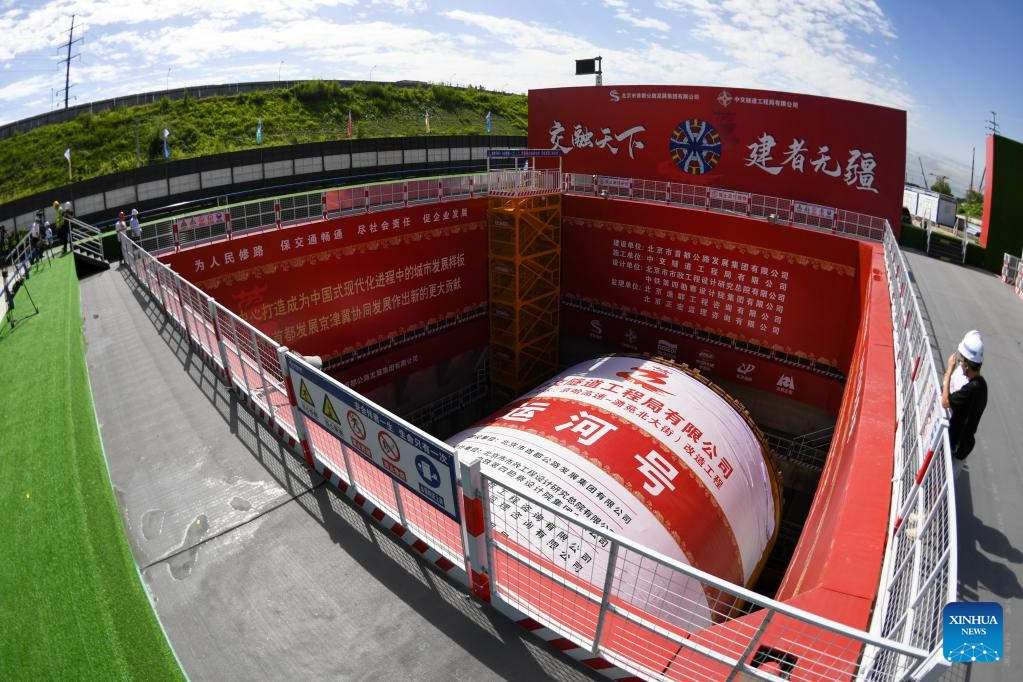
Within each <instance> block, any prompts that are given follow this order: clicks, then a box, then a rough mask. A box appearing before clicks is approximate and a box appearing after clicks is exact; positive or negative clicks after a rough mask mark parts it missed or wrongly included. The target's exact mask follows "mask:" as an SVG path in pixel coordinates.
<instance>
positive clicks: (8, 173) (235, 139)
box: [0, 81, 527, 203]
mask: <svg viewBox="0 0 1023 682" xmlns="http://www.w3.org/2000/svg"><path fill="white" fill-rule="evenodd" d="M349 111H351V112H352V120H353V124H354V125H353V133H354V138H372V137H403V136H408V135H425V134H426V127H425V122H424V114H425V113H426V112H427V111H428V112H429V114H430V132H431V134H433V135H464V134H480V135H485V134H486V132H487V131H486V121H485V117H486V115H487V112H488V111H489V112H490V114H491V133H492V134H494V135H524V134H525V133H526V127H527V101H526V96H525V95H514V94H506V93H495V92H488V91H485V90H478V89H475V88H453V87H449V86H444V85H428V84H425V83H411V84H407V85H400V86H399V85H395V84H390V83H386V84H385V83H357V84H355V85H353V86H351V87H342V86H341V85H340V84H338V83H336V82H334V81H305V82H302V83H299V84H297V85H295V86H294V87H292V88H288V89H281V90H267V91H262V92H254V93H244V94H240V95H236V96H233V97H208V98H201V99H200V98H195V97H185V98H183V99H180V100H175V101H170V100H168V99H163V100H162V101H160V102H157V103H155V104H149V105H145V106H138V107H131V108H127V109H120V110H117V111H106V112H100V113H95V114H93V113H83V114H80V115H79V116H78V117H77V118H76V119H75V120H73V121H69V122H67V123H60V124H55V125H50V126H45V127H42V128H37V129H35V130H30V131H28V132H25V133H19V134H16V135H14V136H12V137H10V138H8V139H5V140H0V203H5V202H8V201H12V200H14V199H17V198H19V197H23V196H28V195H30V194H34V193H36V192H42V191H45V190H48V189H50V188H54V187H60V186H62V185H65V184H67V181H68V167H67V163H66V161H65V160H64V150H65V149H68V148H70V149H71V165H72V171H73V175H74V179H75V181H76V182H77V181H81V180H87V179H90V178H94V177H99V176H101V175H107V174H109V173H116V172H118V171H127V170H131V169H133V168H135V167H136V161H138V163H140V164H141V165H143V166H151V165H159V164H162V163H166V161H165V159H164V157H163V130H164V129H166V130H169V131H170V133H171V135H170V138H169V143H170V149H171V156H170V160H171V161H175V160H180V159H187V158H192V157H198V156H208V155H210V154H220V153H224V152H231V151H238V150H244V149H253V148H255V147H256V146H257V145H256V121H257V120H258V119H259V118H260V117H262V119H263V146H264V147H273V146H278V145H291V144H299V143H304V142H323V141H328V140H341V139H348V138H347V135H346V128H347V124H348V112H349Z"/></svg>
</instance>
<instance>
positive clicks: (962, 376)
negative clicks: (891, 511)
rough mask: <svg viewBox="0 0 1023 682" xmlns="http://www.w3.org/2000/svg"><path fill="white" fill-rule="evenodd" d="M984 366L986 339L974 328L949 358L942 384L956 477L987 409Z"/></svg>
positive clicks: (942, 400) (942, 401)
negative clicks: (981, 369)
mask: <svg viewBox="0 0 1023 682" xmlns="http://www.w3.org/2000/svg"><path fill="white" fill-rule="evenodd" d="M982 364H984V339H983V337H982V336H981V335H980V332H978V331H977V330H975V329H974V330H971V331H968V332H966V335H965V336H964V337H963V340H962V341H960V342H959V346H958V347H957V348H956V352H955V353H952V355H950V356H949V358H948V365H947V366H946V368H945V376H944V377H943V379H942V384H941V404H942V405H943V406H944V407H945V408H946V409H948V410H949V418H948V442H949V445H950V446H951V447H952V471H953V473H954V475H955V476H959V472H961V471H962V470H963V464H964V463H965V461H966V457H967V455H969V454H970V451H971V450H973V446H974V445H975V443H976V441H975V439H974V435H975V434H976V433H977V425H978V424H980V418H981V416H982V415H983V414H984V408H985V407H987V381H986V380H985V379H984V377H983V376H981V374H980V367H981V365H982Z"/></svg>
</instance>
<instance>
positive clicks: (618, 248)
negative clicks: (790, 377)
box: [562, 197, 861, 369]
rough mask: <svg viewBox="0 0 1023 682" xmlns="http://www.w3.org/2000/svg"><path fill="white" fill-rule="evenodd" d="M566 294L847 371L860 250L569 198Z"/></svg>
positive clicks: (822, 239) (685, 213)
mask: <svg viewBox="0 0 1023 682" xmlns="http://www.w3.org/2000/svg"><path fill="white" fill-rule="evenodd" d="M565 214H566V216H572V217H569V218H566V219H565V221H564V229H563V239H564V242H563V249H562V250H563V253H564V254H565V257H564V259H563V272H562V292H563V295H564V296H565V297H566V298H568V299H577V300H579V301H581V302H583V303H586V304H589V305H596V306H606V307H608V308H617V309H621V310H624V311H626V312H629V313H632V314H634V315H638V316H646V317H650V318H654V319H659V320H666V321H670V322H672V323H674V324H678V325H686V326H689V327H693V328H696V329H699V330H702V331H705V332H708V333H712V334H716V335H719V336H723V337H727V338H729V339H734V340H738V341H743V342H748V343H752V344H755V345H758V346H761V347H763V348H766V349H771V350H774V351H778V352H781V353H786V354H791V355H795V356H799V357H801V358H805V359H808V360H812V361H814V362H820V363H823V364H826V365H829V366H831V367H834V368H838V369H842V368H845V367H848V365H849V361H850V353H851V351H852V344H853V339H854V335H855V332H856V328H857V324H858V321H859V307H860V302H859V296H860V288H861V287H860V283H859V277H858V270H859V268H858V264H859V261H858V259H859V246H858V243H857V242H855V241H853V240H850V239H844V238H839V237H834V236H832V235H828V234H822V233H818V232H813V231H810V230H802V229H798V228H792V227H784V226H778V225H771V224H768V223H765V222H763V221H757V220H751V219H748V218H744V217H741V216H727V215H720V214H710V213H705V212H702V211H690V210H680V209H678V208H674V207H665V206H659V205H655V204H644V203H633V202H622V201H604V200H602V199H599V198H581V197H567V198H566V200H565Z"/></svg>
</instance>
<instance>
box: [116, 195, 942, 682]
mask: <svg viewBox="0 0 1023 682" xmlns="http://www.w3.org/2000/svg"><path fill="white" fill-rule="evenodd" d="M568 180H569V178H566V181H568ZM427 182H428V183H429V182H432V183H434V186H433V187H429V186H426V187H425V188H423V186H419V185H414V183H413V188H412V189H411V190H410V189H409V185H410V183H388V184H387V187H375V188H374V189H372V190H367V188H348V189H346V190H344V191H341V190H338V191H337V192H338V193H337V194H335V195H333V197H332V198H327V194H328V193H322V192H321V193H316V194H314V195H297V198H296V197H282V198H279V199H271V200H261V201H258V202H247V203H246V204H245V205H244V206H243V207H240V206H234V205H232V206H230V207H225V211H230V212H231V213H232V214H234V215H233V216H232V218H231V222H233V220H234V216H242V218H243V220H248V221H251V223H246V224H245V225H244V227H243V228H242V229H245V230H248V229H257V228H260V229H266V227H269V226H273V227H275V228H276V227H278V221H279V222H280V227H281V229H283V225H284V224H285V223H287V222H290V221H292V220H295V221H298V220H302V219H303V216H304V217H307V218H308V219H320V218H322V217H323V216H324V214H326V215H328V216H331V215H339V214H344V213H345V212H348V211H351V212H366V211H370V210H377V209H378V207H381V206H391V205H395V204H396V203H398V202H400V203H401V204H402V205H404V204H405V202H408V201H415V200H417V199H422V200H424V201H425V200H428V199H429V200H432V201H434V202H440V201H443V200H444V199H445V198H446V197H449V196H459V195H460V193H461V195H464V194H470V195H471V194H472V193H474V192H475V193H483V192H485V189H486V182H487V179H486V178H480V177H479V176H459V177H457V178H452V179H446V181H445V182H441V183H440V184H439V185H438V184H437V180H436V179H434V180H431V181H427ZM397 187H400V188H401V189H400V191H399V190H398V189H397ZM630 187H631V190H630V191H633V192H634V193H635V191H636V190H642V191H641V192H640V193H641V194H643V198H645V199H647V200H650V199H649V198H648V197H647V196H646V195H645V194H644V193H645V192H646V191H647V190H646V189H642V188H644V187H648V185H646V184H644V183H641V182H638V181H637V182H635V183H633V184H632V185H630ZM648 188H649V187H648ZM360 189H362V190H363V192H362V195H361V196H362V202H358V201H355V199H357V198H358V197H359V190H360ZM618 189H619V190H622V189H624V187H619V188H618ZM652 189H653V190H657V188H656V187H653V188H652ZM586 191H587V192H591V191H592V187H589V188H587V189H586ZM598 191H600V190H598ZM668 194H669V195H670V196H671V197H676V198H677V197H679V196H682V195H685V196H687V197H690V198H694V199H695V198H696V197H697V195H698V193H697V192H694V191H693V190H692V188H691V187H689V186H684V185H672V187H671V189H670V191H669V192H668ZM634 196H635V194H634ZM399 197H400V199H399ZM424 197H425V198H424ZM314 199H315V201H314ZM703 199H704V200H709V199H710V195H709V194H704V196H703ZM763 199H764V198H763V197H761V198H757V199H756V201H754V200H753V198H752V197H748V198H747V200H748V202H749V203H748V205H750V206H754V205H755V206H757V207H758V208H756V209H755V210H756V211H765V210H779V208H780V207H781V206H782V204H783V202H781V201H780V200H778V201H775V202H769V201H764V200H763ZM740 200H741V197H739V196H737V195H735V194H733V195H730V196H725V195H721V196H718V197H717V198H715V199H714V201H718V202H732V203H731V204H730V205H734V204H735V202H738V201H740ZM317 202H319V208H320V212H318V213H317V212H315V211H314V207H315V206H316V205H317ZM346 203H347V205H346ZM676 203H681V202H676ZM325 206H326V209H324V207H325ZM790 208H791V206H790ZM718 210H730V209H729V208H727V207H726V206H725V205H724V204H722V205H721V206H720V207H719V208H718ZM751 210H752V209H751ZM799 210H802V211H805V210H806V207H801V208H800V209H799ZM805 214H806V215H809V212H807V213H805ZM787 215H791V214H787ZM801 215H802V214H801ZM843 215H845V217H842V216H843ZM271 216H272V218H271ZM186 217H188V216H186ZM192 217H194V216H192ZM847 218H848V215H847V214H840V213H835V214H832V215H831V216H830V218H828V220H831V221H833V224H832V226H830V227H829V228H828V229H834V230H836V231H839V232H843V233H846V234H854V235H856V236H866V235H868V234H872V233H873V231H874V229H875V228H874V227H873V222H872V221H873V220H877V219H872V220H865V219H861V218H859V217H855V216H854V217H853V218H852V219H849V220H847ZM177 220H179V218H176V219H175V221H174V222H176V221H177ZM268 220H269V221H270V222H269V225H267V224H266V221H268ZM168 222H171V221H168ZM227 225H228V221H226V220H225V227H226V226H227ZM149 227H150V228H151V231H150V234H148V235H147V236H146V237H144V239H143V243H146V242H147V240H148V243H150V244H153V245H157V244H161V242H160V239H161V238H162V237H164V236H165V235H166V234H168V233H171V234H173V235H174V236H175V237H177V238H179V239H180V238H181V237H182V235H183V233H182V231H181V230H180V228H179V229H176V230H174V231H173V232H171V231H170V230H166V229H164V226H156V225H150V226H149ZM167 227H169V226H167ZM208 228H209V226H199V225H194V226H189V227H188V230H191V231H190V232H189V231H186V232H185V233H184V234H185V236H186V237H187V241H188V242H190V243H194V242H199V241H203V240H204V239H211V238H214V237H215V235H214V231H212V230H209V229H208ZM232 229H233V228H232ZM861 229H862V230H863V232H864V234H860V231H861ZM202 230H207V231H206V232H202ZM231 231H232V230H231V229H225V230H224V232H223V233H221V234H220V235H219V236H220V237H221V238H231ZM883 237H884V249H885V256H886V262H887V266H888V271H889V285H890V294H891V299H892V310H893V313H892V314H893V316H894V320H895V325H894V326H895V327H896V332H895V339H894V340H895V347H896V354H897V357H896V369H897V377H896V386H897V392H898V409H899V417H900V418H899V428H898V433H897V435H898V440H897V442H896V447H895V452H894V457H895V460H896V466H895V471H896V480H895V485H894V486H893V492H892V495H893V497H892V510H893V518H892V525H893V529H892V532H891V534H890V538H889V548H888V551H887V553H886V558H885V567H884V574H883V578H882V580H883V582H882V585H881V587H882V597H881V598H880V600H879V603H878V604H877V606H876V608H875V610H874V613H875V617H874V622H873V624H872V627H871V630H870V632H863V631H859V630H856V629H853V628H849V627H846V626H843V625H841V624H839V623H835V622H831V621H828V620H826V619H823V618H821V617H819V616H816V615H814V614H812V613H808V612H806V611H802V610H800V609H796V608H793V607H790V606H788V605H786V604H784V603H781V602H777V601H775V600H772V599H768V598H765V597H763V596H761V595H758V594H756V593H754V592H751V591H749V590H746V589H744V588H742V587H739V586H736V585H732V584H729V583H727V582H725V581H722V580H720V579H717V578H715V577H713V576H711V575H709V574H706V573H704V572H702V571H699V570H697V569H694V568H692V567H690V566H687V565H684V564H680V563H679V562H676V561H674V560H672V559H669V558H667V557H664V556H662V555H659V554H657V553H656V552H652V551H650V550H647V549H644V548H643V547H641V546H639V545H636V544H635V543H633V542H631V541H630V540H628V539H626V538H623V537H621V536H618V535H615V534H613V533H609V532H607V531H606V530H604V529H602V528H601V527H598V526H596V525H593V524H591V523H589V522H587V521H586V520H584V519H580V518H577V517H575V516H571V515H568V514H566V513H565V512H564V511H562V510H561V509H559V508H558V507H557V506H555V505H553V504H551V503H550V502H549V501H546V500H544V499H542V498H538V497H536V496H535V495H533V494H532V493H531V492H530V491H528V490H518V489H511V488H507V487H505V486H504V485H502V484H501V483H499V482H497V481H495V480H492V479H491V478H490V477H488V476H486V475H485V474H483V473H481V470H480V462H479V461H477V460H473V459H471V458H465V459H464V461H461V462H460V463H459V467H460V470H461V482H460V488H459V492H460V496H461V498H462V499H461V501H462V509H463V513H462V516H461V520H460V521H455V520H453V519H452V518H450V517H449V516H446V515H444V514H442V513H441V512H439V511H438V510H437V509H436V508H434V507H432V506H430V505H428V504H426V503H425V502H424V501H423V500H421V499H420V498H418V497H417V496H415V495H412V494H411V493H409V491H408V490H407V489H405V488H403V487H402V486H400V485H399V484H398V483H397V482H396V481H395V480H394V479H392V478H390V477H389V476H387V475H386V474H384V473H383V472H382V471H381V470H379V469H377V468H376V467H375V466H374V465H372V464H371V463H370V462H368V461H367V460H366V459H364V458H363V457H361V456H360V455H359V454H358V453H356V452H354V451H353V450H351V449H349V448H348V447H347V446H346V445H345V444H344V443H343V442H342V441H341V440H340V439H339V438H338V437H337V436H335V435H334V434H333V433H332V432H330V431H328V430H326V429H324V428H322V427H321V426H319V425H318V424H317V423H316V422H314V421H312V420H310V419H308V418H307V417H306V416H305V415H304V413H303V412H301V411H300V410H298V409H297V408H296V406H295V405H296V401H295V397H294V390H295V389H294V387H291V388H289V377H288V375H287V369H286V365H287V364H288V363H289V362H291V360H289V358H293V357H295V356H294V355H293V354H291V353H289V352H288V351H287V349H285V348H282V347H280V346H279V345H278V344H277V343H276V342H274V341H273V340H272V339H270V338H269V337H267V336H265V335H264V334H262V333H261V332H259V331H258V330H256V329H255V328H253V327H251V326H250V325H248V324H247V323H246V322H245V321H244V320H242V319H240V318H239V317H237V316H236V315H235V314H234V313H232V312H231V311H229V310H227V309H226V308H224V307H222V306H221V305H220V304H218V303H217V302H216V301H215V300H213V299H212V298H211V297H209V296H208V295H206V294H204V293H202V292H201V291H199V290H198V289H197V288H195V287H194V286H193V285H191V284H190V283H188V282H186V281H185V280H183V279H181V278H180V277H179V276H178V275H177V274H175V273H174V272H173V271H171V270H170V269H169V268H167V266H165V265H163V264H162V263H160V262H159V261H157V260H156V259H155V258H154V257H153V256H152V255H151V254H149V253H147V252H146V251H145V250H144V249H142V248H140V247H139V246H138V245H137V244H135V243H133V242H130V241H129V240H128V239H126V238H125V237H123V236H122V237H121V245H122V250H123V253H124V257H125V262H126V264H127V265H128V267H129V269H130V271H131V272H132V274H133V275H134V277H135V278H136V280H137V281H138V282H140V283H141V285H142V286H143V287H144V288H145V289H147V290H148V291H149V292H150V294H151V295H152V296H153V298H154V299H155V300H156V301H158V302H159V304H160V306H161V308H162V309H163V310H164V312H165V313H166V315H167V316H168V317H169V318H170V319H172V320H174V321H175V322H176V323H177V324H178V325H179V326H180V327H181V329H182V330H183V332H184V333H185V334H186V335H187V337H188V339H189V341H190V343H191V344H192V345H193V346H194V347H195V348H196V349H198V350H199V352H201V354H202V355H203V356H204V357H205V358H206V359H207V361H208V362H210V363H211V364H212V365H213V366H214V367H216V368H217V370H218V371H219V372H220V373H221V374H222V375H223V376H224V377H225V379H226V380H227V381H228V382H229V383H230V385H231V386H232V387H233V390H234V391H235V392H236V393H237V394H238V395H239V396H240V397H241V398H242V399H243V401H244V402H246V403H247V404H249V405H250V406H251V407H252V408H253V409H254V411H255V412H256V413H257V414H258V415H259V417H260V418H261V419H263V420H264V421H266V422H267V423H268V424H270V425H271V427H272V428H274V429H275V430H276V432H277V433H278V435H279V436H281V437H282V438H283V439H284V440H285V441H286V442H288V443H289V444H290V445H291V446H292V447H294V448H296V450H297V449H301V452H302V453H303V455H304V456H305V457H306V461H307V463H308V464H309V466H311V467H313V468H315V469H316V470H317V471H319V472H320V473H322V474H323V475H324V476H326V477H327V478H328V479H329V480H330V481H331V482H332V483H334V485H336V486H337V487H338V488H339V489H340V490H341V491H342V492H343V493H344V494H346V496H348V497H349V499H351V500H352V501H353V502H355V504H357V505H358V506H360V507H361V508H362V509H363V510H364V511H367V512H368V513H370V514H371V515H372V516H373V518H374V519H376V520H377V521H378V522H379V523H381V524H382V525H384V526H385V527H387V528H389V529H391V530H392V531H393V532H395V534H397V535H398V536H399V537H401V538H402V540H403V541H405V542H406V543H407V544H409V546H410V547H412V548H414V549H416V550H417V551H419V552H420V553H422V554H423V555H424V556H425V557H427V558H428V559H429V560H432V561H433V563H434V564H435V565H436V566H437V567H438V568H439V569H440V570H442V571H444V572H445V573H446V574H447V575H449V576H450V577H451V578H452V579H454V580H456V581H458V582H460V583H461V584H463V585H465V586H468V587H469V588H470V589H471V590H472V592H473V593H474V594H476V595H477V596H478V597H480V598H481V599H483V600H486V601H489V602H490V603H492V604H493V605H494V606H495V607H496V608H497V609H498V610H500V611H501V612H502V613H505V614H506V615H507V616H509V617H510V618H512V619H513V620H515V621H516V622H518V623H520V624H522V625H523V626H524V627H526V628H527V629H529V630H531V631H533V632H534V633H535V634H536V635H537V636H539V637H541V638H544V639H547V640H550V641H553V642H554V643H555V645H556V646H558V647H559V648H560V649H561V650H562V651H565V652H566V654H568V655H570V656H572V657H574V658H577V659H580V660H582V661H584V662H585V663H587V664H588V665H590V666H592V667H594V668H597V669H600V670H602V671H603V672H604V673H605V674H607V675H609V676H613V677H617V676H620V675H623V674H633V675H637V676H640V677H643V678H647V679H680V680H682V679H684V680H719V679H731V678H734V676H735V675H737V674H746V675H751V676H754V677H757V678H759V679H767V680H782V679H787V678H788V677H789V675H790V674H791V673H792V671H793V669H794V668H796V667H797V666H798V670H799V676H800V678H801V679H819V680H836V679H871V680H904V679H914V680H916V679H935V678H936V677H937V676H938V675H940V673H941V672H943V666H944V665H945V663H944V660H943V659H942V658H941V656H940V653H941V618H940V610H941V608H942V607H943V606H944V604H945V603H946V602H948V601H951V600H954V599H955V585H956V560H955V547H956V533H955V517H954V495H953V491H952V488H951V485H950V481H951V471H950V462H949V458H948V454H947V453H948V439H947V435H946V434H945V427H946V422H945V418H944V412H943V410H942V409H941V407H940V402H939V399H940V392H938V391H937V384H936V382H937V374H936V368H935V365H934V360H933V358H932V357H931V354H930V343H929V340H928V338H927V334H926V331H925V329H924V327H923V323H922V318H921V316H920V313H919V310H918V308H917V305H916V302H915V298H914V296H913V295H912V288H911V284H910V283H909V279H908V275H907V273H906V269H905V263H904V261H903V259H902V255H901V253H900V252H899V249H898V246H897V244H896V243H895V240H894V236H893V235H892V233H891V231H890V230H888V229H885V230H884V231H883ZM180 244H181V242H180V241H177V240H175V243H174V244H173V246H174V247H178V248H180ZM169 246H170V245H168V244H166V243H163V248H168V247H169ZM324 380H325V381H329V379H327V378H326V377H324ZM421 435H422V437H424V438H430V436H428V434H421ZM522 514H529V515H530V516H531V517H532V518H531V520H530V521H528V525H526V524H522V523H521V522H520V521H519V520H518V517H521V515H522ZM539 531H542V532H543V533H544V537H547V536H550V537H551V538H555V537H556V538H558V540H559V541H563V542H568V543H574V544H575V546H576V553H575V554H576V556H579V557H580V560H579V562H578V563H579V567H578V570H575V567H574V566H573V567H572V568H571V569H568V568H566V566H562V565H556V564H554V563H551V562H548V561H546V560H544V559H543V558H542V557H539V556H537V555H536V554H535V553H532V552H530V551H529V550H528V547H529V546H530V543H531V542H533V541H534V540H533V539H532V536H531V535H527V534H526V533H532V532H539ZM682 578H684V579H685V580H686V581H688V580H695V581H698V582H699V583H700V584H701V585H702V587H703V590H704V592H705V593H707V594H709V595H717V597H716V599H712V600H711V608H710V615H709V616H708V610H707V607H706V605H701V608H697V607H696V606H695V605H693V604H687V602H686V601H685V600H684V599H681V598H678V597H679V595H674V596H675V597H676V599H674V600H672V599H671V596H672V595H670V594H668V593H666V588H665V586H670V585H673V584H678V583H677V582H676V581H678V580H680V579H682ZM666 602H672V603H673V606H672V607H670V608H666V607H665V603H666ZM734 604H745V607H744V608H743V610H742V611H741V612H735V611H734V610H733V605H734ZM715 605H716V606H715ZM690 607H692V608H690Z"/></svg>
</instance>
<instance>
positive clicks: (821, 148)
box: [529, 85, 906, 226]
mask: <svg viewBox="0 0 1023 682" xmlns="http://www.w3.org/2000/svg"><path fill="white" fill-rule="evenodd" d="M529 146H530V147H536V148H556V149H560V150H561V151H562V152H563V154H564V156H563V164H564V165H563V167H564V170H565V171H567V172H570V173H587V174H595V175H606V176H615V177H623V178H642V179H648V180H665V181H669V182H679V183H687V184H694V185H706V186H713V187H718V188H722V189H729V190H738V191H743V192H752V193H756V194H764V195H768V196H775V197H782V198H786V199H795V200H798V201H804V202H811V203H815V204H820V205H823V206H830V207H834V208H841V209H846V210H850V211H856V212H859V213H865V214H868V215H872V216H879V217H883V218H887V219H888V221H889V223H891V224H892V225H893V226H898V225H899V220H900V215H901V208H902V189H903V180H904V168H905V159H906V112H904V111H901V110H898V109H890V108H887V107H879V106H874V105H870V104H863V103H860V102H850V101H846V100H838V99H831V98H827V97H814V96H811V95H800V94H792V93H781V92H769V91H764V90H741V89H731V88H711V87H691V86H668V85H629V86H614V87H575V88H552V89H542V90H530V92H529Z"/></svg>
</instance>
